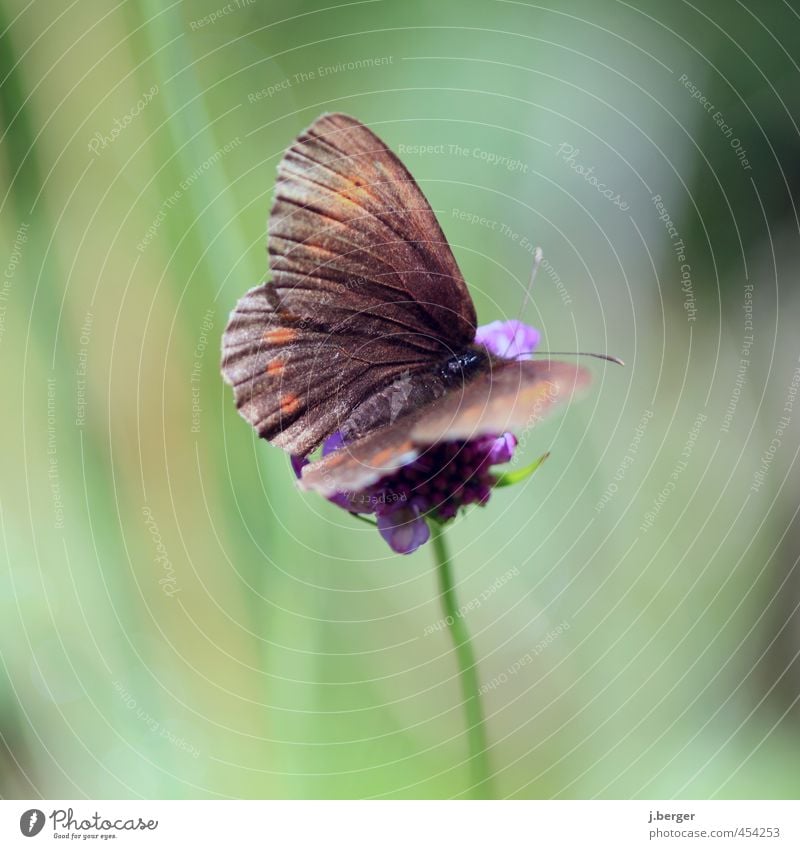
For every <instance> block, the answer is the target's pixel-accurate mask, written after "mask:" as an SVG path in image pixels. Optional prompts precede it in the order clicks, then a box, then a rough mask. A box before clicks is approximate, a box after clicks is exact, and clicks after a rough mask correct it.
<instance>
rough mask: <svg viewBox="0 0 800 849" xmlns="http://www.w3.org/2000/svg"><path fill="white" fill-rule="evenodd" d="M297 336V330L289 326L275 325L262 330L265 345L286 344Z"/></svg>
mask: <svg viewBox="0 0 800 849" xmlns="http://www.w3.org/2000/svg"><path fill="white" fill-rule="evenodd" d="M296 338H297V331H296V330H292V329H291V328H290V327H276V328H275V329H273V330H265V331H264V341H265V342H266V343H267V345H287V344H288V343H289V342H292V341H294V340H295V339H296Z"/></svg>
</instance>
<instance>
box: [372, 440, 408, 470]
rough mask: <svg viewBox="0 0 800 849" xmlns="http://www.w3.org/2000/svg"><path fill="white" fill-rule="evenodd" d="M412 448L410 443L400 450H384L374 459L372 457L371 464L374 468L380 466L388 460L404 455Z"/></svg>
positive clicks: (402, 446)
mask: <svg viewBox="0 0 800 849" xmlns="http://www.w3.org/2000/svg"><path fill="white" fill-rule="evenodd" d="M410 448H411V443H410V442H406V443H404V444H403V445H401V446H400V447H399V448H383V449H382V450H380V451H378V453H377V454H375V456H374V457H372V460H371V463H372V465H374V466H380V465H382V464H383V463H385V462H386V461H387V460H391V459H392V457H394V456H396V455H397V454H404V453H405V452H406V451H408V450H409V449H410Z"/></svg>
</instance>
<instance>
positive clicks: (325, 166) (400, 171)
mask: <svg viewBox="0 0 800 849" xmlns="http://www.w3.org/2000/svg"><path fill="white" fill-rule="evenodd" d="M268 247H269V259H270V270H271V272H272V280H271V281H270V282H268V283H265V284H263V285H261V286H258V287H256V288H255V289H252V290H251V291H249V292H248V293H247V294H246V295H245V296H244V297H243V298H242V299H241V300H240V301H239V303H238V304H237V305H236V309H235V310H234V311H233V313H232V315H231V318H230V322H229V324H228V326H227V328H226V330H225V335H224V338H223V360H222V373H223V375H224V377H225V379H226V380H227V381H228V383H230V384H231V386H233V389H234V394H235V398H236V405H237V407H238V409H239V412H240V413H241V415H242V416H244V418H245V419H247V421H249V422H250V424H252V425H253V427H254V428H255V429H256V430H257V431H258V434H259V436H261V437H263V438H264V439H267V440H269V441H270V442H272V443H273V444H275V445H278V446H280V447H281V448H284V449H286V450H287V451H290V452H291V453H292V454H295V455H301V456H305V455H307V454H309V453H310V452H311V451H313V450H314V449H315V448H316V447H317V446H319V445H320V444H321V443H322V441H323V440H325V439H326V438H327V437H329V436H331V435H332V434H334V433H336V432H339V433H340V434H341V435H342V437H343V439H344V447H342V448H340V449H339V450H337V451H334V452H333V453H330V454H328V455H327V456H326V457H325V458H323V459H321V460H318V461H316V462H312V463H309V464H308V465H306V466H305V468H304V469H303V475H302V479H301V481H300V484H301V486H302V487H303V488H305V489H312V490H315V491H317V492H319V493H321V494H323V495H326V496H330V495H333V494H334V493H336V492H342V491H351V492H352V491H358V490H361V489H363V488H364V487H367V486H370V485H371V484H373V483H375V481H377V480H378V479H380V478H381V477H383V476H385V475H387V474H389V473H391V472H392V471H394V470H396V469H398V468H400V467H401V466H403V465H405V464H407V463H409V462H411V461H412V460H414V459H415V458H416V457H417V456H419V454H420V453H422V452H423V451H424V450H425V449H426V448H427V447H428V446H432V445H434V444H437V443H439V442H442V441H447V440H469V439H472V438H475V437H479V436H482V435H486V434H501V433H503V432H506V431H510V430H515V429H520V428H526V427H529V426H531V425H533V424H535V423H536V421H538V419H539V418H540V417H541V416H542V415H543V414H544V413H545V412H547V411H548V410H549V409H550V408H551V407H552V406H553V405H554V404H555V403H557V402H562V401H565V400H568V399H569V397H570V396H571V394H572V393H573V391H574V390H575V389H576V388H577V387H579V386H582V385H585V384H586V383H587V382H588V379H589V376H588V373H587V372H586V371H585V370H584V369H582V368H580V367H578V366H575V365H571V364H569V363H564V362H556V361H550V360H543V361H538V362H534V361H531V360H518V359H509V358H505V357H499V356H497V355H496V354H492V353H490V352H489V350H488V349H487V348H486V347H484V346H483V345H479V344H475V341H474V340H475V332H476V327H477V323H476V315H475V307H474V305H473V303H472V299H471V298H470V296H469V292H468V290H467V286H466V284H465V282H464V279H463V277H462V276H461V272H460V271H459V269H458V265H457V264H456V261H455V258H454V257H453V254H452V252H451V250H450V247H449V245H448V243H447V240H446V239H445V237H444V234H443V233H442V230H441V228H440V226H439V223H438V222H437V220H436V217H435V216H434V214H433V211H432V210H431V208H430V206H429V204H428V202H427V201H426V200H425V197H424V196H423V194H422V191H421V190H420V188H419V186H418V185H417V184H416V182H415V181H414V178H413V177H412V176H411V174H410V173H409V172H408V170H407V169H406V168H405V166H404V165H403V164H402V162H400V160H399V159H398V158H397V157H396V156H395V155H394V153H392V151H391V150H389V148H388V147H387V146H386V145H385V144H384V143H383V142H382V141H381V140H380V139H379V138H378V137H377V136H376V135H375V134H374V133H373V132H371V131H370V130H368V129H367V128H366V127H365V126H364V125H363V124H362V123H360V122H359V121H357V120H356V119H354V118H351V117H349V116H347V115H342V114H329V115H323V116H322V117H320V118H318V119H317V120H316V121H315V122H314V123H313V124H312V125H311V126H310V127H309V128H308V129H307V130H306V131H305V132H304V133H302V134H301V135H300V136H299V138H298V139H297V140H296V141H295V143H294V144H293V145H292V146H291V147H290V148H289V149H288V150H287V152H286V154H285V156H284V157H283V160H282V161H281V163H280V166H279V168H278V180H277V185H276V192H275V203H274V206H273V208H272V212H271V215H270V220H269V245H268Z"/></svg>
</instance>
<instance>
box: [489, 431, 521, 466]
mask: <svg viewBox="0 0 800 849" xmlns="http://www.w3.org/2000/svg"><path fill="white" fill-rule="evenodd" d="M516 447H517V438H516V437H515V436H514V434H513V433H504V434H503V435H502V436H498V437H497V439H495V441H494V445H492V447H491V448H490V449H489V465H490V466H496V465H497V464H498V463H507V462H508V461H509V460H510V459H511V458H512V457H513V456H514V449H515V448H516Z"/></svg>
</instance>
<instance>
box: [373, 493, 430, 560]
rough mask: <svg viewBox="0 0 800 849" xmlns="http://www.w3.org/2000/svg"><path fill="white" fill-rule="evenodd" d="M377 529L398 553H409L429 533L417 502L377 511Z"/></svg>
mask: <svg viewBox="0 0 800 849" xmlns="http://www.w3.org/2000/svg"><path fill="white" fill-rule="evenodd" d="M377 515H378V531H379V533H380V535H381V536H382V537H383V538H384V539H385V540H386V542H388V543H389V548H391V549H392V551H396V552H397V553H398V554H411V552H413V551H416V550H417V549H418V548H419V547H420V546H421V545H422V544H423V543H426V542H427V541H428V538H429V537H430V535H431V531H430V528H429V527H428V523H427V522H426V521H425V518H424V516H423V515H422V514H421V513H420V508H419V506H418V505H417V504H412V505H409V506H406V505H403V506H402V507H398V508H397V509H396V510H389V511H381V512H378V514H377Z"/></svg>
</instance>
